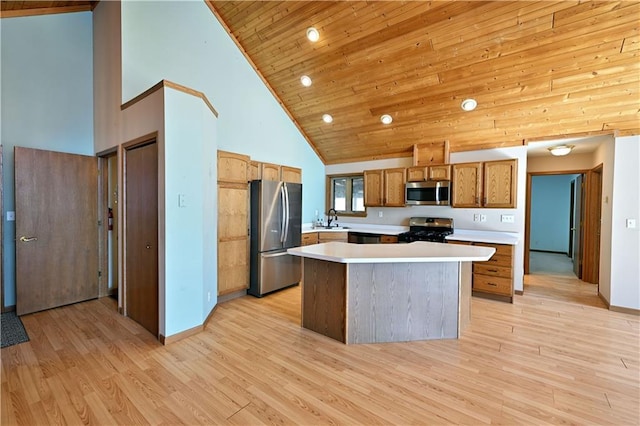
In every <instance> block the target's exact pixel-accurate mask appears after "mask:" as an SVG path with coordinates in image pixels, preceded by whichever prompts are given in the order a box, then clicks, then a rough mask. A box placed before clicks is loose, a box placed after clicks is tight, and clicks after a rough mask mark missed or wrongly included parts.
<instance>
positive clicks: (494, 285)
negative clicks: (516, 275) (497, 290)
mask: <svg viewBox="0 0 640 426" xmlns="http://www.w3.org/2000/svg"><path fill="white" fill-rule="evenodd" d="M487 285H491V286H493V287H497V286H498V284H494V283H487Z"/></svg>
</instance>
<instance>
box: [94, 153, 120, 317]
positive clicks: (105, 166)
mask: <svg viewBox="0 0 640 426" xmlns="http://www.w3.org/2000/svg"><path fill="white" fill-rule="evenodd" d="M119 158H120V156H119V154H118V151H117V149H116V148H114V149H111V150H109V151H107V152H103V153H100V154H98V167H99V170H100V183H99V186H100V188H99V200H100V201H99V211H100V219H99V220H100V222H101V224H102V225H103V226H101V228H100V229H101V232H100V236H99V239H100V297H101V298H102V297H106V296H109V297H110V298H111V299H113V301H115V303H113V302H107V305H111V306H115V307H116V309H118V310H119V311H120V312H122V305H121V303H120V300H121V297H120V288H121V286H120V282H121V274H120V267H119V262H120V251H121V248H120V247H121V245H120V235H119V230H120V225H119V224H120V214H121V212H120V210H119V208H118V207H119V204H118V203H119V198H118V197H119V178H118V176H119V172H118V163H119Z"/></svg>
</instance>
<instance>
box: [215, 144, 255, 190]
mask: <svg viewBox="0 0 640 426" xmlns="http://www.w3.org/2000/svg"><path fill="white" fill-rule="evenodd" d="M250 162H251V159H250V158H249V156H248V155H242V154H236V153H234V152H227V151H218V182H229V183H244V184H246V183H247V180H248V179H247V178H248V170H249V163H250Z"/></svg>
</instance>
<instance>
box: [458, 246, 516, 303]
mask: <svg viewBox="0 0 640 426" xmlns="http://www.w3.org/2000/svg"><path fill="white" fill-rule="evenodd" d="M448 243H449V244H466V245H474V246H482V247H493V248H495V249H496V252H495V253H494V255H493V256H491V259H489V260H487V261H486V262H473V280H472V282H473V284H472V287H471V288H472V290H473V295H474V296H483V295H486V296H489V297H492V298H498V299H500V300H506V301H509V302H513V246H512V245H508V244H491V243H477V242H474V243H472V242H467V241H449V242H448Z"/></svg>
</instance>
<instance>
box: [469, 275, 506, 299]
mask: <svg viewBox="0 0 640 426" xmlns="http://www.w3.org/2000/svg"><path fill="white" fill-rule="evenodd" d="M473 289H474V290H477V291H483V292H486V293H494V294H500V295H504V296H511V279H510V278H502V277H490V276H487V275H481V274H473Z"/></svg>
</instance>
